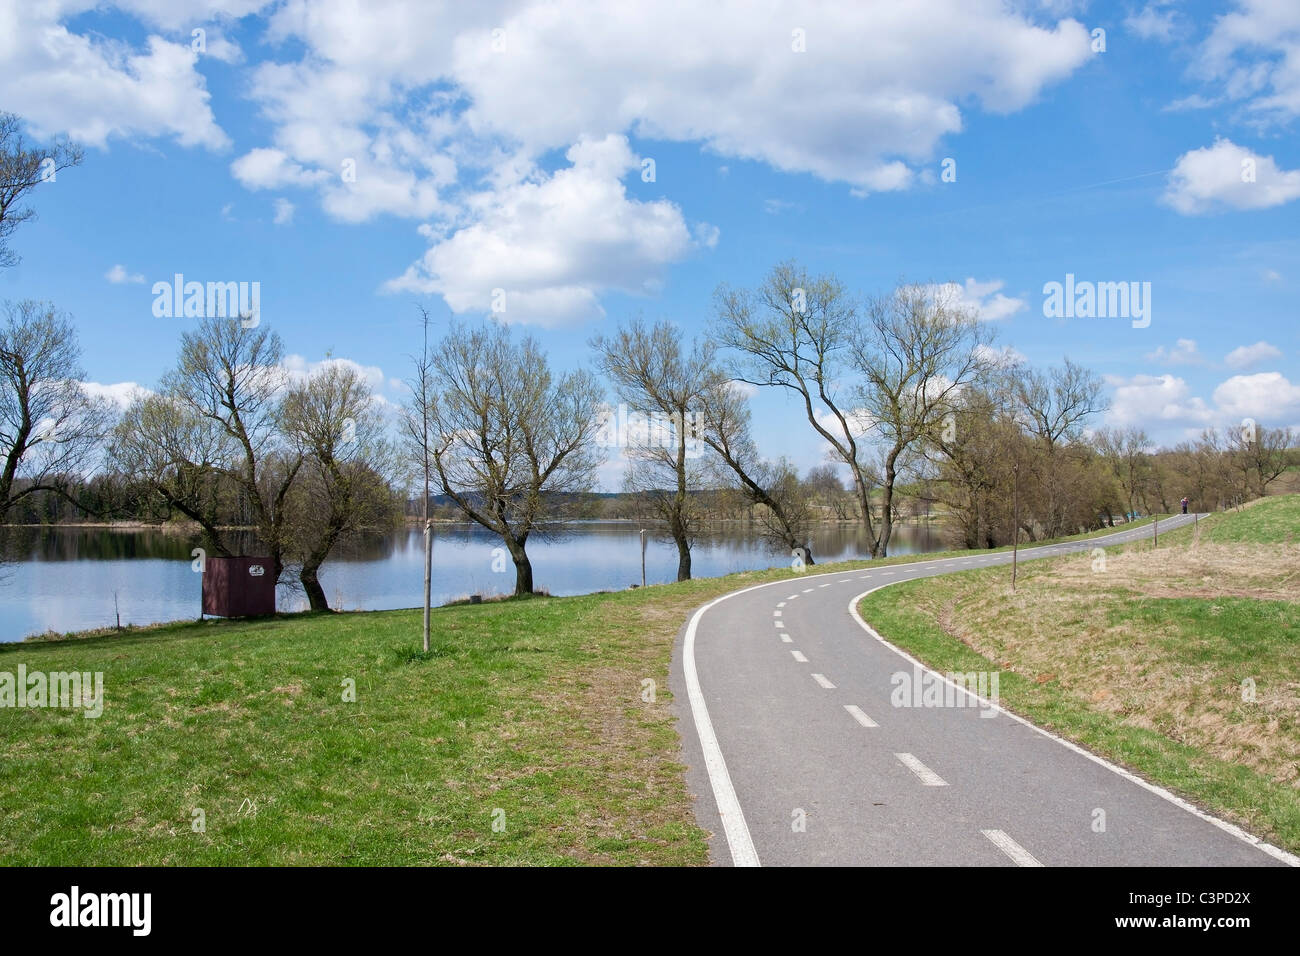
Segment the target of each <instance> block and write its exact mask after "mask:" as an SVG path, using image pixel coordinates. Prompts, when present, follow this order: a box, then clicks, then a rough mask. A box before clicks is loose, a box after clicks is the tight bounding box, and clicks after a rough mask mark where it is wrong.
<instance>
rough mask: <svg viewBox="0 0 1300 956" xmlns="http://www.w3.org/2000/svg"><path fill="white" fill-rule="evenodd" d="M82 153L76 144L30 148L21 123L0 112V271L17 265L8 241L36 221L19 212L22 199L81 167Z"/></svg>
mask: <svg viewBox="0 0 1300 956" xmlns="http://www.w3.org/2000/svg"><path fill="white" fill-rule="evenodd" d="M82 156H83V154H82V150H81V147H80V146H77V145H76V144H74V143H67V142H61V143H55V144H54V145H53V146H44V147H42V146H35V145H30V144H28V143H27V141H26V140H25V139H24V138H23V134H22V121H21V120H20V119H19V118H18V117H17V116H15V115H14V114H13V113H4V112H0V269H3V268H5V267H7V266H13V265H15V264H16V263H17V262H18V254H17V253H15V252H14V251H13V249H11V248H10V247H9V237H10V236H11V235H13V232H14V230H15V229H17V228H18V226H19V225H21V224H22V223H24V222H28V221H30V220H32V219H35V218H36V211H35V210H34V209H31V208H30V207H25V208H20V207H19V205H18V204H19V203H20V202H21V201H22V199H23V197H24V196H26V195H27V194H28V193H30V192H31V191H32V190H33V189H35V188H36V187H37V186H39V185H40V184H41V183H44V182H48V181H50V180H51V179H52V178H53V176H54V174H56V173H57V172H58V171H59V170H63V169H67V168H68V167H70V166H79V165H81V160H82Z"/></svg>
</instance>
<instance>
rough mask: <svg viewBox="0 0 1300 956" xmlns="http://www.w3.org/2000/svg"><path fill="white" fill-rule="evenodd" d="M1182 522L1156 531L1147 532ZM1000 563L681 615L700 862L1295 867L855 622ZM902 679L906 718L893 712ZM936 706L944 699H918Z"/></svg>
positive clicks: (885, 577)
mask: <svg viewBox="0 0 1300 956" xmlns="http://www.w3.org/2000/svg"><path fill="white" fill-rule="evenodd" d="M1192 520H1193V516H1191V515H1188V516H1177V517H1174V518H1170V519H1166V520H1164V521H1161V522H1160V529H1161V530H1162V531H1164V530H1173V529H1174V528H1176V527H1179V526H1181V525H1183V524H1186V523H1187V522H1190V521H1192ZM1150 534H1151V528H1150V526H1149V525H1147V526H1144V527H1142V528H1136V529H1132V530H1130V531H1122V532H1118V533H1116V534H1112V535H1106V536H1104V537H1098V538H1091V539H1085V540H1080V541H1076V542H1069V543H1065V544H1058V545H1052V546H1044V547H1038V548H1026V549H1021V551H1020V560H1022V561H1025V560H1032V559H1035V558H1042V557H1050V556H1053V555H1061V554H1067V553H1071V552H1078V551H1089V550H1091V549H1093V548H1097V547H1103V546H1109V545H1114V544H1120V543H1123V542H1126V541H1132V540H1135V539H1138V538H1146V537H1149V536H1150ZM1010 561H1011V555H1010V553H1009V552H998V553H993V554H987V555H977V556H971V557H964V558H954V559H951V560H935V561H918V562H916V563H912V564H899V565H883V566H878V567H871V568H862V569H858V570H854V571H839V572H834V573H830V574H826V573H818V572H817V571H816V569H815V568H813V569H810V570H809V572H808V573H807V574H805V575H803V576H801V577H797V578H791V579H788V580H785V581H780V582H775V583H772V584H765V585H758V586H756V587H752V588H747V589H745V590H742V591H737V592H733V593H732V594H729V595H725V596H723V597H721V598H718V599H717V600H715V601H712V602H710V603H709V604H706V605H704V606H703V607H701V608H700V609H698V610H697V611H696V612H695V614H694V615H693V616H692V617H691V619H690V620H689V621H688V622H687V624H686V626H685V627H684V628H683V629H682V632H681V634H680V635H679V636H678V641H677V647H676V649H675V653H674V659H673V674H672V689H673V694H674V700H675V704H674V706H675V707H676V708H677V709H678V715H679V717H680V719H681V723H680V728H681V732H682V733H681V736H682V739H683V747H684V750H685V762H686V763H687V765H688V768H689V769H688V773H687V782H688V785H689V787H690V789H691V791H692V793H694V794H695V795H696V816H697V819H698V820H699V821H700V824H701V826H703V827H704V828H705V829H706V830H708V831H710V832H711V833H712V834H713V838H712V840H711V842H710V846H711V850H712V857H713V860H714V862H715V863H718V864H729V863H730V864H735V865H742V866H757V865H760V864H763V865H778V866H779V865H876V866H895V865H904V866H931V865H933V866H953V865H971V866H999V865H1003V866H1036V865H1043V866H1249V865H1286V864H1290V865H1298V864H1300V861H1298V860H1296V858H1295V857H1293V856H1291V855H1290V854H1287V853H1285V852H1283V851H1281V850H1278V849H1276V848H1274V847H1272V846H1270V845H1268V844H1266V843H1263V842H1262V841H1260V840H1258V839H1256V838H1255V837H1253V836H1251V835H1249V834H1247V833H1245V832H1243V831H1241V830H1239V829H1238V828H1236V827H1234V826H1232V825H1231V824H1228V823H1225V822H1223V821H1221V820H1217V819H1215V818H1214V817H1212V816H1210V815H1209V814H1206V813H1204V812H1202V811H1200V810H1198V809H1196V808H1195V807H1193V806H1191V805H1190V804H1188V803H1186V802H1184V801H1182V800H1180V799H1179V798H1177V797H1175V796H1174V795H1173V794H1171V793H1168V792H1166V791H1164V790H1162V789H1160V788H1158V787H1155V786H1153V785H1151V784H1148V783H1146V782H1145V781H1142V780H1141V779H1139V778H1138V777H1137V776H1136V775H1134V774H1131V773H1129V772H1128V771H1125V770H1122V769H1121V768H1119V767H1117V766H1115V765H1113V764H1110V763H1107V762H1106V761H1104V760H1102V759H1101V758H1098V757H1095V756H1093V755H1092V754H1089V753H1087V752H1086V751H1084V750H1082V749H1081V748H1079V747H1076V746H1075V745H1073V744H1070V743H1068V742H1066V741H1064V740H1061V739H1059V738H1057V737H1054V736H1052V735H1050V734H1048V733H1046V732H1045V731H1041V730H1038V729H1037V728H1034V727H1033V726H1032V725H1030V724H1028V723H1027V722H1025V721H1023V720H1021V719H1020V718H1018V717H1015V716H1013V715H1011V714H1009V713H1007V712H1005V711H1002V710H1001V709H1000V708H997V707H996V706H994V705H991V704H990V703H989V700H988V698H990V697H991V696H993V695H992V693H991V690H992V684H991V681H992V676H991V675H988V676H986V681H987V682H986V684H985V685H984V687H983V688H979V687H978V685H975V686H972V687H971V689H972V690H981V691H982V694H983V698H984V699H983V701H981V700H980V699H978V698H976V697H975V696H973V695H970V694H967V693H965V692H964V691H962V690H960V689H958V688H956V686H955V685H953V684H945V683H944V682H943V681H942V680H941V679H940V678H939V675H937V674H935V673H934V672H932V671H929V670H928V669H923V668H922V667H921V666H920V664H919V662H916V661H914V660H913V659H912V658H910V657H909V656H907V655H906V654H904V653H903V652H902V651H901V650H899V649H897V648H894V647H893V646H892V645H889V644H888V643H886V642H885V641H884V640H882V639H881V638H880V637H879V636H878V635H876V634H875V633H874V632H872V631H871V630H870V628H869V626H868V624H867V623H866V622H862V621H861V620H859V619H857V617H856V612H855V611H853V610H852V608H854V607H855V606H856V604H857V601H858V599H859V598H860V597H861V596H862V595H863V594H864V593H866V592H869V591H872V590H874V589H876V588H879V587H883V586H886V585H888V584H891V583H893V582H897V581H906V580H911V579H913V578H918V577H927V576H930V575H936V574H947V573H951V572H954V571H960V570H966V569H972V568H978V567H987V566H989V565H994V564H1006V563H1009V562H1010ZM895 675H902V676H895ZM905 682H906V683H905ZM903 686H907V687H909V688H912V689H911V690H910V691H909V692H908V693H907V694H906V696H905V698H904V699H905V700H906V701H907V702H908V703H910V704H911V705H912V706H893V703H892V702H891V695H894V694H896V692H897V693H902V691H901V689H900V688H902V687H903ZM916 688H924V690H919V689H916ZM926 694H929V695H931V696H925V695H926ZM935 700H942V701H943V702H944V704H946V705H945V706H919V705H923V704H926V703H927V702H929V703H933V702H934V701H935Z"/></svg>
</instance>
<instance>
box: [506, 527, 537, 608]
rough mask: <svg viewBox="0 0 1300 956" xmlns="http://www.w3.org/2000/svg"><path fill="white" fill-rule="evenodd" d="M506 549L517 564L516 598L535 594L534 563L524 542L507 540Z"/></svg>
mask: <svg viewBox="0 0 1300 956" xmlns="http://www.w3.org/2000/svg"><path fill="white" fill-rule="evenodd" d="M506 547H507V548H508V549H509V550H510V557H511V558H513V559H514V562H515V597H522V596H523V595H525V594H532V593H533V562H532V561H530V560H529V559H528V551H527V550H526V547H525V543H524V542H523V541H515V540H512V539H509V538H507V539H506Z"/></svg>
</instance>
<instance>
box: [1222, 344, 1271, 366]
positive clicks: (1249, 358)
mask: <svg viewBox="0 0 1300 956" xmlns="http://www.w3.org/2000/svg"><path fill="white" fill-rule="evenodd" d="M1281 357H1282V350H1281V349H1279V348H1278V347H1277V346H1276V345H1270V344H1269V343H1268V342H1264V341H1260V342H1256V343H1255V344H1254V345H1239V346H1238V347H1237V348H1235V349H1233V350H1232V351H1231V352H1229V353H1228V354H1227V355H1225V356H1224V357H1223V362H1224V364H1225V365H1227V366H1228V368H1236V369H1246V368H1250V367H1251V366H1253V365H1258V364H1259V363H1260V362H1267V361H1268V360H1269V359H1279V358H1281Z"/></svg>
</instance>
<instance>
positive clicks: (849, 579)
mask: <svg viewBox="0 0 1300 956" xmlns="http://www.w3.org/2000/svg"><path fill="white" fill-rule="evenodd" d="M852 583H853V579H852V578H841V579H840V584H852Z"/></svg>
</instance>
